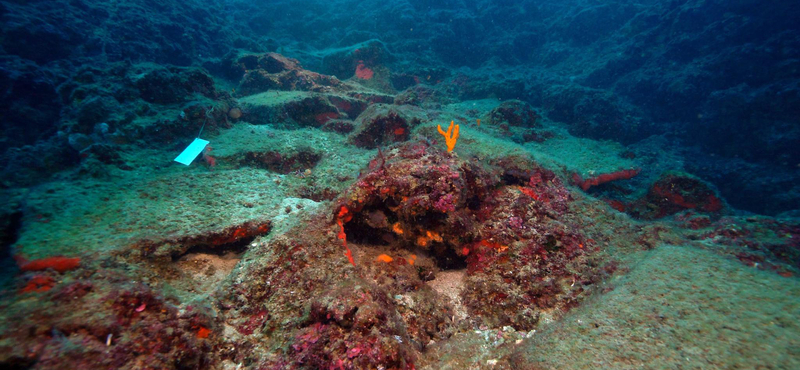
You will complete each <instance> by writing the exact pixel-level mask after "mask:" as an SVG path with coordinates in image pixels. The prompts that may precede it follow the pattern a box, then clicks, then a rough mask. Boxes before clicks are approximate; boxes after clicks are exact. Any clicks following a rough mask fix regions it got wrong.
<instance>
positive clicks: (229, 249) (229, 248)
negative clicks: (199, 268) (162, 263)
mask: <svg viewBox="0 0 800 370" xmlns="http://www.w3.org/2000/svg"><path fill="white" fill-rule="evenodd" d="M255 239H256V237H255V236H252V237H248V238H241V239H239V240H237V241H235V242H233V243H228V244H221V245H217V246H210V245H207V244H200V245H195V246H192V247H189V249H187V250H186V251H185V252H183V253H181V254H177V255H174V256H172V262H175V261H178V260H179V259H181V258H182V257H183V256H186V255H191V254H200V253H202V254H213V255H217V256H225V255H229V254H231V253H233V254H235V255H237V256H240V255H242V254H243V253H244V252H245V251H247V248H248V247H249V246H250V243H252V242H253V240H255Z"/></svg>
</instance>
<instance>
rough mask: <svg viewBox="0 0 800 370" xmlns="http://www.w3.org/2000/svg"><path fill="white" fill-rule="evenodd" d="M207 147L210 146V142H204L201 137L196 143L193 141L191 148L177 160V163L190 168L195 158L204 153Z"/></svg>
mask: <svg viewBox="0 0 800 370" xmlns="http://www.w3.org/2000/svg"><path fill="white" fill-rule="evenodd" d="M206 145H208V140H203V139H201V138H199V137H198V138H195V139H194V141H192V143H191V144H189V146H187V147H186V149H184V150H183V152H181V154H180V155H178V157H177V158H175V162H178V163H181V164H185V165H187V166H188V165H189V164H191V163H192V161H193V160H194V159H195V158H197V155H198V154H200V153H202V152H203V149H205V148H206Z"/></svg>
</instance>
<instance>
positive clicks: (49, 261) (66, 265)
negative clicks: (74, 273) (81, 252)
mask: <svg viewBox="0 0 800 370" xmlns="http://www.w3.org/2000/svg"><path fill="white" fill-rule="evenodd" d="M15 259H16V260H17V265H19V269H20V270H22V271H44V270H47V269H53V270H56V271H58V272H60V273H64V272H67V271H69V270H73V269H76V268H78V266H80V264H81V259H80V257H64V256H55V257H47V258H40V259H35V260H32V261H28V260H27V259H25V258H24V257H19V256H17V257H15Z"/></svg>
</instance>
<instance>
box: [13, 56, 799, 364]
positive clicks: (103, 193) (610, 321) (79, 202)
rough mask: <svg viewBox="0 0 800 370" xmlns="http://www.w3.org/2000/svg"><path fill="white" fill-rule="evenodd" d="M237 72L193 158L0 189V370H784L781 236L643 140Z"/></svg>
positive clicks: (792, 337) (788, 250)
mask: <svg viewBox="0 0 800 370" xmlns="http://www.w3.org/2000/svg"><path fill="white" fill-rule="evenodd" d="M262 58H270V56H266V57H264V56H262ZM271 58H277V57H275V56H271ZM293 68H294V67H293ZM256 72H257V73H259V75H258V76H259V77H258V78H256V77H254V76H250V78H251V79H250V80H248V76H245V77H244V78H243V81H242V83H241V84H240V88H239V89H238V90H239V92H238V93H237V94H240V95H238V96H237V97H235V98H233V97H232V98H231V100H230V101H229V102H232V104H235V106H233V105H231V106H226V109H224V110H223V109H222V108H219V106H217V107H216V108H215V109H216V111H214V110H210V111H208V112H207V113H205V114H199V115H197V116H190V117H189V120H193V121H191V123H192V124H193V125H194V126H192V131H193V132H194V128H195V126H196V127H199V126H200V123H203V124H205V123H206V122H207V120H208V118H211V119H214V118H215V117H216V118H217V119H219V120H220V122H221V120H222V119H223V118H224V121H225V123H226V124H225V125H222V124H219V125H217V126H216V128H213V126H212V129H211V130H209V131H207V132H206V133H205V134H204V135H203V137H204V138H205V139H206V140H209V141H210V142H211V144H210V145H211V149H207V150H206V151H205V152H204V153H203V154H201V155H200V156H199V157H198V158H197V159H196V160H195V161H194V162H193V163H192V164H191V165H190V166H188V167H187V166H183V165H180V164H177V163H174V162H172V160H173V159H174V158H175V156H177V154H178V153H179V152H180V150H182V148H183V147H184V146H185V145H188V143H189V142H191V137H181V138H178V139H175V140H174V141H173V143H174V145H168V146H167V147H166V149H165V148H155V147H153V146H148V147H142V146H137V145H133V144H122V145H123V146H122V148H124V149H121V150H118V151H117V152H116V153H117V155H118V157H115V159H114V160H113V161H107V160H103V157H102V156H101V155H100V154H98V152H97V151H94V152H93V151H91V150H90V151H87V152H86V153H88V154H87V155H86V157H84V158H83V159H82V164H81V166H80V168H79V169H78V170H76V171H75V173H71V174H64V175H63V176H61V177H60V178H58V179H56V180H54V181H51V182H49V183H46V184H43V185H40V186H36V187H31V188H25V189H3V190H2V197H3V199H7V200H8V201H7V202H6V204H5V205H4V208H5V209H4V210H3V212H4V215H5V216H4V222H6V223H7V224H8V225H12V224H14V223H15V220H16V224H17V227H11V226H6V227H5V230H6V232H7V234H9V235H6V240H10V241H12V240H13V246H12V247H11V251H12V252H13V256H14V261H15V265H16V267H15V270H14V276H13V277H11V278H10V279H9V283H8V284H7V285H5V289H4V291H3V295H2V300H1V301H0V365H2V366H5V367H7V368H20V369H24V368H32V369H55V368H64V367H70V368H95V369H101V368H108V369H112V368H113V369H120V368H129V369H134V368H137V369H138V368H153V369H170V368H181V369H187V368H204V369H206V368H207V369H239V368H249V369H273V368H286V369H292V368H309V369H310V368H325V369H338V368H342V369H359V368H385V369H390V368H396V369H411V368H416V369H465V368H474V369H549V368H558V369H590V368H591V369H593V368H606V369H642V368H770V369H791V368H800V353H798V348H800V324H798V322H797V320H796V318H797V317H798V316H800V284H798V279H797V277H796V274H797V268H796V267H797V265H798V262H800V249H799V248H800V227H799V226H798V222H797V220H790V219H776V218H771V217H761V216H752V215H742V214H740V213H738V212H737V211H736V210H733V209H731V208H730V207H729V206H727V204H726V203H725V201H724V199H721V198H720V196H719V195H718V193H717V192H716V191H715V190H714V188H713V186H711V185H708V184H707V183H705V182H704V181H702V180H701V179H698V178H695V177H693V176H691V175H688V174H686V173H684V172H682V170H683V168H682V167H681V163H680V161H679V160H678V159H676V158H679V156H677V155H675V154H674V153H671V152H670V151H669V150H668V149H665V146H664V145H662V144H663V143H662V142H661V141H660V140H661V139H659V138H653V139H651V140H649V141H645V142H642V143H639V144H637V145H636V146H634V147H632V148H631V147H623V146H622V145H620V144H618V143H614V142H610V141H594V140H589V139H582V138H576V137H574V136H572V135H570V134H569V133H568V132H567V130H566V129H565V128H564V127H561V126H560V125H559V124H557V123H554V122H550V121H548V120H546V119H544V118H542V117H541V116H539V115H537V114H536V113H535V112H534V111H533V110H532V109H531V108H530V107H529V106H527V105H526V104H524V103H521V102H519V101H498V100H494V99H487V100H469V101H459V102H455V101H446V100H441V101H437V104H433V105H427V106H426V105H424V104H417V103H418V101H417V100H415V99H436V98H435V97H432V95H429V96H427V97H422V96H421V95H414V96H413V98H412V97H409V96H407V95H406V96H405V97H397V96H392V95H391V94H388V93H385V92H381V91H380V89H378V88H376V87H375V86H370V85H369V83H368V82H366V81H361V80H370V79H372V78H373V75H372V74H369V76H368V77H369V78H366V77H367V75H360V76H355V77H353V78H352V79H351V80H348V81H344V82H339V81H333V80H328V79H326V78H327V77H325V76H321V75H314V74H313V73H310V72H309V73H310V74H308V75H302V74H301V77H299V78H300V81H303V82H304V83H306V84H305V85H303V84H300V83H298V84H296V85H292V87H285V86H283V87H281V88H285V90H286V91H278V90H273V88H274V86H273V85H271V84H272V83H274V81H277V79H271V78H272V77H271V76H272V75H273V74H274V72H268V71H266V70H256V71H254V72H253V73H256ZM362 72H363V71H362ZM370 73H372V72H370ZM375 73H376V74H379V73H380V72H379V71H376V72H375ZM375 78H376V79H378V76H376V77H375ZM248 81H249V82H248ZM265 81H266V82H265ZM309 81H311V82H309ZM309 86H310V87H309ZM320 86H326V87H325V88H320ZM245 87H246V88H245ZM419 92H422V90H420V91H418V93H419ZM426 92H429V91H426ZM401 99H406V100H405V102H407V103H411V102H415V103H414V105H409V104H401V103H402V101H400V100H401ZM392 102H394V104H391V103H392ZM234 109H238V111H235V110H234ZM219 111H222V112H223V115H224V114H227V116H228V117H227V118H225V117H222V118H219V116H214V115H215V114H219V113H218V112H219ZM185 121H186V118H185V116H180V117H179V115H178V114H177V113H176V114H175V117H174V118H173V121H172V122H177V123H180V122H185ZM451 121H453V122H454V123H455V124H457V125H458V128H457V131H456V130H453V129H450V130H448V125H449V124H450V122H451ZM187 125H188V124H187ZM189 126H191V125H189ZM437 126H441V132H439V129H438V127H437ZM443 135H444V136H445V137H443ZM184 136H185V135H184ZM451 145H452V151H449V150H448V146H451ZM121 163H124V165H120V164H121ZM10 234H13V235H10ZM9 258H10V257H9ZM6 260H7V261H8V260H9V259H8V258H6Z"/></svg>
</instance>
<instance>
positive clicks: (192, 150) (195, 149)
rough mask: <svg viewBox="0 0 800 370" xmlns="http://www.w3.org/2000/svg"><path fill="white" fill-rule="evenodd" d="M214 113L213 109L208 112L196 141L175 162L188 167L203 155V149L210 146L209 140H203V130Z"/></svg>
mask: <svg viewBox="0 0 800 370" xmlns="http://www.w3.org/2000/svg"><path fill="white" fill-rule="evenodd" d="M213 111H214V108H213V107H212V108H211V109H209V110H207V111H206V119H205V121H203V125H202V126H200V132H198V133H197V137H196V138H195V139H194V141H192V143H191V144H189V146H187V147H186V149H184V150H183V151H182V152H181V154H180V155H178V157H177V158H175V162H178V163H181V164H185V165H187V166H188V165H190V164H191V163H192V161H193V160H194V159H195V158H197V155H198V154H200V153H202V152H203V149H205V148H206V145H208V140H203V139H201V138H200V135H202V134H203V129H204V128H206V123H207V122H208V119H209V118H211V112H213Z"/></svg>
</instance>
